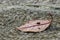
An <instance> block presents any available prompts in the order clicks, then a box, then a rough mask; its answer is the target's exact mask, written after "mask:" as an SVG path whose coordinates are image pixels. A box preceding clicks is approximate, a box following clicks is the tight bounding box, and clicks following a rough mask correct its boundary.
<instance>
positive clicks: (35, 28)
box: [17, 13, 52, 32]
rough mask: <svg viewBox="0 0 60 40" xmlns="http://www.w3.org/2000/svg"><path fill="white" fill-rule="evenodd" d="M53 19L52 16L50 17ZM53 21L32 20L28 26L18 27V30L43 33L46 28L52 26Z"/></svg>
mask: <svg viewBox="0 0 60 40" xmlns="http://www.w3.org/2000/svg"><path fill="white" fill-rule="evenodd" d="M49 15H50V13H49ZM50 16H51V17H52V15H50ZM51 22H52V19H49V20H31V21H29V22H27V23H26V24H24V25H22V26H20V27H17V29H18V30H20V31H23V32H41V31H44V30H45V29H46V28H48V27H49V25H50V24H51Z"/></svg>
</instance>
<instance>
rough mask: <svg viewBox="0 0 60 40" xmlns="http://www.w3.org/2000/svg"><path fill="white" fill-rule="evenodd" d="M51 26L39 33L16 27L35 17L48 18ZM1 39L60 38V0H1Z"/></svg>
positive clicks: (47, 39)
mask: <svg viewBox="0 0 60 40" xmlns="http://www.w3.org/2000/svg"><path fill="white" fill-rule="evenodd" d="M49 12H50V13H52V16H53V21H52V23H51V25H50V27H49V28H48V29H47V30H45V31H43V32H39V33H24V32H21V31H19V30H17V29H16V27H20V26H21V25H23V24H24V23H25V22H27V21H29V20H33V19H48V18H50V17H49V16H48V15H47V14H48V13H49ZM0 40H60V0H0Z"/></svg>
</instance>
